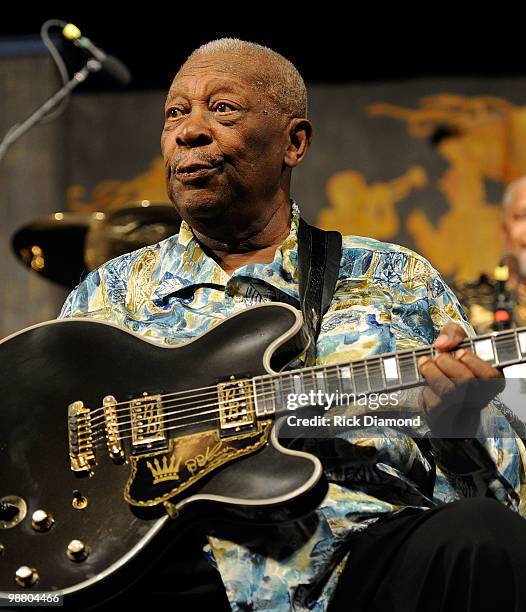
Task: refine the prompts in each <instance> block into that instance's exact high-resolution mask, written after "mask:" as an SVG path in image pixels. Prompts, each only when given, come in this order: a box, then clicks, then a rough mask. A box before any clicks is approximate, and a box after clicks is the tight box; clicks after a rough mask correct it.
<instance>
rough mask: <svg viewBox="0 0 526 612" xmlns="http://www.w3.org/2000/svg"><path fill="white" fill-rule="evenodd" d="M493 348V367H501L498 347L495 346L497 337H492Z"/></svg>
mask: <svg viewBox="0 0 526 612" xmlns="http://www.w3.org/2000/svg"><path fill="white" fill-rule="evenodd" d="M491 348H492V349H493V363H492V364H491V365H493V366H497V365H499V355H498V353H497V345H496V344H495V336H491Z"/></svg>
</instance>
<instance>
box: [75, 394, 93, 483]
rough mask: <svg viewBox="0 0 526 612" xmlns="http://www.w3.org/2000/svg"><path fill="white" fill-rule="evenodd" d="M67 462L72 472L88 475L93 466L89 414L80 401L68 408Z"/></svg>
mask: <svg viewBox="0 0 526 612" xmlns="http://www.w3.org/2000/svg"><path fill="white" fill-rule="evenodd" d="M68 439H69V461H70V466H71V469H72V470H73V471H74V472H84V473H88V474H89V473H90V472H91V467H92V466H93V465H95V463H96V460H95V449H94V446H93V436H92V429H91V414H90V410H89V408H86V406H84V404H83V403H82V402H81V401H77V402H73V403H72V404H70V405H69V406H68Z"/></svg>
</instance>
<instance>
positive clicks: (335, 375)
mask: <svg viewBox="0 0 526 612" xmlns="http://www.w3.org/2000/svg"><path fill="white" fill-rule="evenodd" d="M432 352H433V349H432V347H423V348H421V349H416V350H410V351H404V352H400V353H398V359H399V361H400V362H401V365H402V364H403V362H404V361H408V359H410V360H411V361H413V360H414V359H415V358H416V356H417V355H418V354H419V353H426V354H429V353H432ZM364 361H365V360H364ZM364 361H362V364H363V373H364V374H366V379H367V380H368V381H369V380H370V376H368V374H372V375H374V371H372V369H371V371H370V372H367V366H366V365H365V363H364ZM370 361H373V362H374V366H376V368H377V370H380V372H382V369H381V366H382V359H381V358H376V359H375V358H370ZM356 365H357V364H354V367H356ZM320 367H321V368H322V369H323V366H320ZM342 367H349V366H344V365H343V364H335V365H334V366H328V367H326V368H325V373H326V374H325V378H326V380H327V382H328V383H330V382H332V380H334V379H336V380H341V378H342V377H341V375H340V373H341V372H340V371H341V368H342ZM371 367H372V366H371ZM328 368H333V369H334V370H335V371H334V372H330V371H327V370H328ZM300 372H302V373H303V374H304V371H300ZM287 374H288V373H284V374H283V376H287ZM311 374H314V371H313V370H311ZM331 374H332V376H331ZM382 374H383V372H382ZM382 374H381V378H382V382H384V381H385V377H384V376H383V375H382ZM290 376H291V375H290V374H288V380H283V381H282V384H283V383H287V382H288V383H289V391H292V390H293V389H294V390H296V386H295V385H294V381H293V380H292V379H291V378H290ZM345 378H349V379H352V378H353V376H352V375H351V376H348V377H345ZM398 378H400V377H398ZM270 382H271V381H269V383H270ZM414 382H415V383H416V382H417V381H414ZM418 382H420V381H418ZM368 386H370V383H369V382H368ZM203 388H206V387H203ZM382 388H384V389H385V390H387V389H389V388H390V389H393V388H396V385H392V386H391V387H388V386H385V385H383V387H382ZM398 388H400V387H398ZM194 391H195V390H194ZM338 391H339V389H338ZM373 392H374V391H373V390H372V389H371V390H367V392H366V394H370V393H373ZM344 393H346V394H349V393H350V394H352V393H353V392H351V391H345V392H344ZM269 394H270V395H272V396H274V395H275V391H274V390H272V391H270V392H269V393H266V394H265V393H264V394H259V395H258V397H259V398H261V397H264V396H265V395H269ZM203 395H205V394H203ZM282 395H285V393H283V392H282ZM194 403H195V402H194ZM220 403H221V402H213V403H212V404H208V405H198V406H195V407H194V408H191V409H186V410H181V409H179V410H177V411H174V412H168V413H165V414H163V415H161V416H162V418H163V419H164V418H165V417H166V416H170V415H173V414H177V415H178V416H177V417H176V418H175V419H168V420H166V421H165V424H169V423H173V422H175V421H178V420H188V419H192V418H194V417H196V416H197V417H199V416H204V415H206V414H213V413H217V412H220V409H215V410H209V411H205V412H192V414H189V415H186V416H180V415H181V413H182V412H191V411H194V410H200V409H202V408H207V407H212V406H219V405H220ZM170 405H176V403H174V401H172V402H167V403H166V406H170ZM187 405H188V404H187ZM183 406H184V404H183ZM163 407H164V406H163ZM180 408H181V407H180ZM216 420H217V419H216V417H214V418H213V419H208V420H206V421H197V422H196V421H193V422H191V423H185V424H183V425H178V426H175V428H180V427H183V426H187V425H196V424H199V423H201V422H207V421H216ZM128 424H129V425H131V424H132V421H131V420H130V421H128V422H124V423H120V424H119V426H121V425H124V426H126V425H128ZM100 425H102V423H101V424H100ZM95 427H96V428H99V427H100V426H99V425H98V424H97V425H96V426H95ZM170 429H174V427H169V428H165V430H166V431H168V430H170ZM128 431H133V428H132V429H124V430H123V432H122V433H124V432H128ZM103 437H104V436H103V435H102V436H101V437H100V438H99V439H103ZM130 437H131V436H126V437H123V438H121V439H122V440H124V439H129V438H130ZM97 444H98V440H96V445H97Z"/></svg>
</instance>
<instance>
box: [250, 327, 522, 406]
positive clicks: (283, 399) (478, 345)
mask: <svg viewBox="0 0 526 612" xmlns="http://www.w3.org/2000/svg"><path fill="white" fill-rule="evenodd" d="M457 348H459V349H460V348H465V349H468V350H470V351H472V352H473V353H475V354H476V355H478V356H479V357H480V358H481V359H483V360H484V361H486V362H488V363H490V364H491V365H493V366H495V367H499V368H502V367H506V366H509V365H515V364H517V363H523V362H525V361H526V327H522V328H517V329H511V330H505V331H501V332H493V333H490V334H486V335H484V336H476V337H473V338H467V339H466V340H464V341H463V342H462V343H461V344H460V345H459V346H458V347H457ZM435 354H436V351H435V349H434V348H433V347H431V346H427V347H423V348H417V349H409V350H404V351H399V352H396V353H386V354H383V355H378V356H371V357H367V358H365V359H361V360H358V361H353V362H349V363H343V364H335V365H326V366H315V367H311V368H304V369H298V370H292V371H288V372H282V373H280V374H274V375H264V376H258V377H255V378H254V379H253V397H254V405H255V410H256V416H257V417H258V418H268V416H269V415H273V414H275V415H280V414H284V413H286V412H288V410H291V409H293V408H292V404H293V403H294V402H296V406H295V407H299V406H298V405H297V402H298V400H299V402H300V405H301V403H302V402H305V403H303V404H302V405H308V403H307V398H308V399H309V400H312V399H313V398H316V403H318V404H322V403H323V401H321V399H322V398H326V397H328V396H332V397H333V398H341V399H342V400H344V399H345V398H346V397H349V396H350V397H353V398H354V397H357V396H360V397H362V396H366V395H370V394H371V393H385V392H393V391H399V390H401V389H405V388H410V387H414V386H417V385H419V384H421V383H422V382H423V380H424V379H423V377H422V376H421V374H420V372H419V370H418V359H419V358H420V357H423V356H434V355H435ZM309 403H312V402H309Z"/></svg>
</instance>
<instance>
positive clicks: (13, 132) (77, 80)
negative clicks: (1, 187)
mask: <svg viewBox="0 0 526 612" xmlns="http://www.w3.org/2000/svg"><path fill="white" fill-rule="evenodd" d="M101 68H102V64H101V62H99V61H98V60H96V59H93V58H91V59H89V60H88V61H87V62H86V64H85V66H84V67H83V68H82V69H81V70H79V71H78V72H76V73H75V74H74V75H73V78H72V79H71V80H70V81H68V82H67V83H66V84H65V85H64V86H63V87H62V88H61V89H59V90H58V91H57V92H56V93H55V94H53V96H51V98H49V99H48V100H47V101H46V102H44V104H42V106H40V107H39V108H37V110H36V111H35V112H34V113H33V114H32V115H30V116H29V117H28V118H27V119H26V120H25V121H24V122H23V123H17V124H15V125H14V126H13V127H11V128H10V129H9V131H8V132H7V134H6V135H5V136H4V139H3V140H2V142H1V143H0V160H1V159H2V158H3V157H4V155H5V154H6V152H7V149H8V148H9V147H10V146H11V145H12V144H13V143H14V142H16V141H17V140H18V139H19V138H21V137H22V136H23V135H24V134H25V133H26V132H27V131H29V130H30V129H31V128H32V127H33V126H34V125H35V124H36V123H38V122H39V121H40V120H41V119H43V118H44V117H45V116H46V114H47V113H48V112H49V111H50V110H52V109H53V108H54V107H55V106H57V104H58V103H59V102H61V101H62V100H63V99H64V98H65V97H66V96H67V95H69V94H70V93H71V91H72V90H73V89H75V87H77V85H80V84H81V83H83V82H84V81H85V80H86V79H87V78H88V76H89V75H90V74H91V73H92V72H99V70H101Z"/></svg>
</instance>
